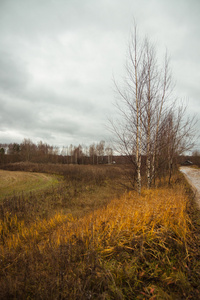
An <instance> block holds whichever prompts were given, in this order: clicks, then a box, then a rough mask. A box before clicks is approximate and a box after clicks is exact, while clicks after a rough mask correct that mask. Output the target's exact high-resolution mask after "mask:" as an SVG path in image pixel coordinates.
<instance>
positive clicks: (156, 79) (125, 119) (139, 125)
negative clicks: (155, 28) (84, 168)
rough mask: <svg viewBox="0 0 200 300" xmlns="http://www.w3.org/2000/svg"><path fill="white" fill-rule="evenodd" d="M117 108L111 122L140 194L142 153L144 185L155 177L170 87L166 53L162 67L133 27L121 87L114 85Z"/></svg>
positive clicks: (155, 55)
mask: <svg viewBox="0 0 200 300" xmlns="http://www.w3.org/2000/svg"><path fill="white" fill-rule="evenodd" d="M115 85H116V90H117V92H118V95H119V96H120V100H118V101H117V109H118V111H119V112H120V114H121V117H122V118H121V119H120V120H117V122H116V123H115V122H113V121H112V122H111V125H112V130H113V132H114V134H115V136H116V138H117V146H118V149H119V152H120V153H123V154H125V155H126V156H127V157H128V158H129V160H130V161H131V162H132V163H133V164H134V166H135V169H136V174H137V175H136V178H137V190H138V193H141V156H142V155H145V156H146V176H147V186H148V188H150V186H151V182H152V180H153V178H154V177H155V163H156V153H157V140H158V134H159V128H160V124H161V119H162V116H163V114H165V113H166V107H167V106H166V104H167V103H166V102H167V99H168V97H169V94H170V90H171V76H170V72H169V60H168V57H167V55H166V56H165V59H164V64H163V66H160V65H159V64H158V61H157V53H156V49H155V47H154V46H153V45H152V43H150V41H149V40H148V39H147V38H145V39H143V40H140V39H139V35H138V31H137V26H136V25H134V31H133V33H132V35H131V40H130V43H129V48H128V55H127V63H126V77H125V86H124V89H121V88H120V87H119V86H118V84H115Z"/></svg>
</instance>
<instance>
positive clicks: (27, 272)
mask: <svg viewBox="0 0 200 300" xmlns="http://www.w3.org/2000/svg"><path fill="white" fill-rule="evenodd" d="M12 228H13V230H12ZM190 228H191V221H190V218H189V216H188V214H187V197H186V194H185V191H184V186H183V185H181V184H179V185H178V186H177V185H176V186H175V187H174V188H170V189H169V188H164V187H163V188H159V189H153V190H143V191H142V195H141V196H138V195H137V193H135V192H130V193H126V194H125V195H123V196H122V197H121V198H119V199H114V200H112V201H111V202H110V203H107V205H106V206H104V207H101V208H98V209H96V210H94V211H93V212H90V213H88V214H86V215H85V216H83V217H81V218H74V217H72V215H66V214H63V213H62V212H60V213H59V214H58V213H57V214H56V215H55V216H53V217H51V218H49V219H48V220H46V219H44V220H36V221H35V223H33V224H32V225H31V226H30V225H29V226H26V224H24V223H23V220H18V219H17V216H9V215H6V216H5V219H4V221H1V223H0V232H1V245H0V257H1V261H0V263H1V271H0V276H1V278H0V291H1V296H0V297H4V299H6V297H7V298H9V297H10V298H15V299H27V298H29V299H183V298H180V297H185V296H184V295H186V296H188V297H189V294H190V291H191V286H190V284H189V282H188V280H187V270H188V268H189V267H188V261H189V259H190V254H189V252H188V244H189V243H190V239H191V234H190ZM2 299H3V298H2Z"/></svg>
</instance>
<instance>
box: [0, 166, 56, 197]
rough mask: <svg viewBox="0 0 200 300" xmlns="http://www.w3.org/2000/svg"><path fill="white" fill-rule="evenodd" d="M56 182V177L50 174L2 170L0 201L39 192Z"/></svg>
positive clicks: (0, 171) (0, 174)
mask: <svg viewBox="0 0 200 300" xmlns="http://www.w3.org/2000/svg"><path fill="white" fill-rule="evenodd" d="M56 182H57V179H56V177H55V176H52V175H48V174H43V173H33V172H19V171H4V170H0V199H3V198H5V197H8V196H12V195H13V193H16V194H18V193H21V192H30V191H38V190H41V189H43V188H46V187H48V186H51V185H53V184H55V183H56Z"/></svg>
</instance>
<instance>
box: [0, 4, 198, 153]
mask: <svg viewBox="0 0 200 300" xmlns="http://www.w3.org/2000/svg"><path fill="white" fill-rule="evenodd" d="M199 13H200V1H199V0H190V1H189V0H140V1H138V0H101V1H100V0H0V143H4V142H5V143H10V142H19V143H20V142H21V141H22V140H23V139H24V138H30V139H31V140H32V141H33V142H38V141H40V140H42V141H43V142H46V143H48V144H51V145H57V146H60V147H61V146H63V145H64V146H66V145H70V144H71V143H72V144H74V145H76V144H79V143H84V144H87V145H89V144H90V143H92V142H97V141H100V140H102V139H103V140H109V135H110V133H109V132H107V131H106V129H105V124H106V122H107V117H108V116H110V115H112V114H113V113H114V106H113V102H114V98H115V93H114V84H113V76H114V77H115V79H116V80H118V79H119V80H120V78H121V77H122V76H123V75H125V69H124V65H125V60H126V51H127V45H128V40H129V36H130V31H131V27H132V25H133V17H134V18H135V20H136V23H137V26H138V28H139V31H140V33H141V35H147V36H148V37H149V38H150V39H151V40H152V41H154V42H155V43H156V46H157V50H158V52H159V54H160V55H164V52H165V49H166V48H167V50H168V52H169V54H170V57H171V68H172V71H173V77H174V80H175V82H176V89H175V91H176V94H177V96H178V97H181V98H184V99H187V101H188V114H193V113H196V114H197V117H198V118H199V119H200V18H199ZM198 127H200V123H198Z"/></svg>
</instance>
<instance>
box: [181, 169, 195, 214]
mask: <svg viewBox="0 0 200 300" xmlns="http://www.w3.org/2000/svg"><path fill="white" fill-rule="evenodd" d="M180 171H181V172H182V173H183V174H184V175H185V177H186V179H187V181H188V182H189V184H190V185H191V186H192V188H193V190H194V192H195V200H196V202H197V204H198V207H199V209H200V169H194V168H190V167H181V168H180Z"/></svg>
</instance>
